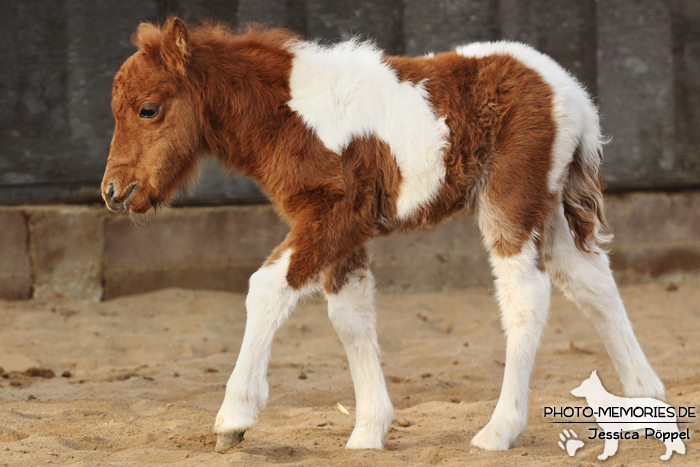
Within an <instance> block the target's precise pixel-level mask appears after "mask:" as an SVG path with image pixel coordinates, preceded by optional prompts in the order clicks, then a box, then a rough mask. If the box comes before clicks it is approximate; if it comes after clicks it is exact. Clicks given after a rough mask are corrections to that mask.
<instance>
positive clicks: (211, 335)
mask: <svg viewBox="0 0 700 467" xmlns="http://www.w3.org/2000/svg"><path fill="white" fill-rule="evenodd" d="M672 289H673V288H672ZM622 294H623V297H624V298H625V300H626V303H627V305H628V309H629V310H630V316H631V319H632V322H633V324H634V327H635V330H636V332H637V335H638V337H639V340H640V341H641V343H642V346H643V348H644V349H645V351H646V353H647V355H648V356H649V359H650V361H651V363H652V365H653V366H654V368H655V369H656V370H657V371H658V373H659V374H660V376H661V378H662V379H663V381H664V382H665V384H666V387H667V400H668V401H669V402H670V403H671V404H673V405H686V406H687V405H692V406H700V374H699V370H700V344H699V343H698V339H697V338H698V336H699V335H700V286H699V285H697V284H690V283H681V284H679V286H678V288H677V290H668V287H667V286H665V285H662V284H646V285H634V286H627V287H623V288H622ZM377 302H378V309H379V325H378V327H379V334H380V344H381V346H382V349H383V352H384V360H383V361H384V363H383V366H384V372H385V375H386V378H387V384H388V388H389V392H390V394H391V397H392V401H393V403H394V407H395V409H396V410H395V418H396V421H395V422H394V425H393V426H392V428H391V431H390V433H389V438H388V440H387V442H386V449H385V450H383V451H349V450H345V449H343V446H344V443H345V442H346V440H347V438H348V436H349V435H350V432H351V430H352V426H353V420H354V406H355V403H354V396H353V391H352V382H351V379H350V374H349V371H348V369H347V362H346V360H345V356H344V352H343V348H342V346H341V345H340V343H339V341H338V339H337V337H336V335H335V333H334V331H333V329H332V327H331V325H330V323H329V321H328V319H327V318H326V316H325V315H326V311H325V304H324V302H323V301H322V300H309V301H307V302H306V303H304V304H303V305H302V306H301V307H300V309H299V310H298V312H297V313H296V314H295V315H294V316H293V317H292V319H291V320H290V321H289V323H288V324H286V325H285V326H284V327H283V328H282V329H281V330H280V332H279V333H278V335H277V337H276V339H275V344H274V347H273V354H272V359H271V365H270V370H269V382H270V400H269V403H268V407H267V408H266V409H265V410H264V411H263V412H262V413H261V415H260V419H259V421H258V423H257V424H256V425H255V426H254V427H253V428H252V429H250V430H249V431H248V432H247V433H246V439H245V441H244V442H243V443H242V444H240V445H239V446H237V447H236V448H234V449H233V450H232V451H231V452H229V453H226V454H223V455H222V454H217V453H215V452H214V444H215V440H216V439H215V436H214V434H213V433H212V428H213V421H214V417H215V415H216V412H217V410H218V407H219V405H220V403H221V401H222V398H223V394H224V385H225V383H226V380H227V379H228V376H229V373H230V371H231V370H232V368H233V365H234V363H235V361H236V356H237V352H238V348H239V346H240V343H241V339H242V337H243V329H244V324H245V323H244V321H245V311H244V297H243V296H242V295H239V294H231V293H224V292H206V291H189V290H178V289H169V290H163V291H159V292H155V293H150V294H145V295H139V296H132V297H125V298H120V299H116V300H112V301H109V302H105V303H90V302H77V301H46V302H42V301H18V302H0V366H3V368H4V370H5V376H7V377H6V378H0V466H43V465H72V466H107V465H109V466H151V465H165V464H168V465H175V466H198V465H207V466H224V465H225V466H230V465H244V466H263V465H278V464H289V465H304V466H325V465H341V466H374V467H382V466H404V465H411V466H414V465H440V466H465V465H469V466H471V465H479V466H482V465H483V466H486V465H499V466H507V465H518V466H520V465H526V466H542V465H553V466H561V465H577V466H585V465H600V464H601V462H600V461H598V460H597V459H596V457H597V456H598V455H599V454H600V453H601V452H602V450H603V441H601V440H588V439H584V441H585V446H584V447H583V448H582V449H581V450H579V451H578V453H577V454H576V456H575V457H573V458H570V457H568V455H567V454H566V453H564V452H563V451H562V450H561V449H560V448H559V447H558V446H557V440H558V434H559V433H560V432H561V430H562V429H563V428H575V429H576V430H577V431H578V433H579V436H580V437H585V436H587V429H588V428H589V427H591V426H594V425H592V424H591V425H584V424H578V425H561V424H552V423H549V421H550V420H549V419H545V418H544V417H543V407H544V406H545V405H549V406H552V405H557V406H567V405H568V406H581V407H583V406H585V402H584V401H583V400H581V399H577V398H575V397H573V396H571V395H570V394H569V391H570V390H571V389H573V388H574V387H576V386H578V385H579V384H580V382H581V381H582V380H583V379H585V378H586V377H587V376H588V375H589V374H590V372H591V371H592V370H593V369H597V370H598V374H599V375H600V377H601V379H602V381H603V383H604V384H605V385H606V387H607V389H608V390H609V391H610V392H613V393H616V394H619V393H620V383H619V381H618V380H617V377H616V375H615V372H614V370H613V368H612V364H611V362H610V360H609V358H608V356H607V354H606V353H605V350H604V348H603V345H602V343H601V341H600V339H599V338H598V337H597V335H596V334H595V332H594V329H593V327H592V325H591V324H590V323H589V322H588V321H587V320H586V319H585V318H584V317H583V316H582V315H581V314H579V313H578V312H577V311H576V310H575V309H574V308H573V306H571V305H570V304H569V303H568V302H567V301H566V300H565V299H564V298H563V297H561V296H558V295H555V296H554V297H553V302H552V312H551V315H550V320H549V325H548V327H547V330H546V332H545V336H544V339H543V342H542V345H541V347H540V351H539V354H538V358H537V363H536V367H535V370H534V374H533V380H532V383H531V388H532V390H531V395H530V403H529V417H530V421H529V426H528V429H527V432H526V433H525V435H524V438H523V443H522V445H521V446H520V447H518V448H515V449H512V450H509V451H503V452H484V451H480V450H478V449H474V448H472V447H471V446H470V444H469V440H470V439H471V437H472V436H473V435H474V434H475V433H476V432H477V431H478V430H479V429H480V428H481V427H482V426H483V425H484V424H486V422H487V421H488V420H489V417H490V415H491V412H492V410H493V408H494V406H495V402H496V399H497V397H498V394H499V390H500V383H501V378H502V373H503V364H504V344H505V341H504V338H503V335H502V333H501V331H500V325H499V318H498V312H497V308H496V304H495V301H494V299H493V296H492V292H491V291H490V290H465V291H456V292H443V293H431V294H419V295H404V296H391V295H381V294H380V295H379V297H378V299H377ZM29 367H35V368H47V369H51V370H53V372H54V373H55V377H53V378H47V377H45V376H50V374H45V375H44V376H41V371H39V372H37V371H36V370H34V376H29V375H27V374H24V373H22V372H23V371H24V370H26V369H27V368H29ZM68 372H69V373H68ZM62 374H64V376H61V375H62ZM69 374H70V376H69ZM338 403H340V404H342V405H343V406H344V407H346V408H347V409H348V411H349V412H350V414H349V415H346V414H344V413H342V412H341V411H339V410H338V409H337V408H336V404H338ZM687 420H690V419H687ZM685 427H689V428H690V433H691V440H690V441H689V442H687V443H686V446H687V453H686V454H685V455H684V456H680V455H677V454H674V456H673V458H672V459H671V461H670V462H669V464H673V465H700V455H699V454H698V451H697V449H696V448H695V446H696V443H695V439H696V438H700V423H690V424H683V425H681V428H685ZM663 453H664V446H663V445H662V444H661V443H660V442H658V441H654V440H640V441H621V442H620V447H619V451H618V453H617V454H616V455H615V456H613V457H612V458H610V459H608V460H607V461H606V462H605V464H606V465H610V466H619V465H625V466H637V465H660V464H662V461H659V459H658V458H659V456H660V455H661V454H663Z"/></svg>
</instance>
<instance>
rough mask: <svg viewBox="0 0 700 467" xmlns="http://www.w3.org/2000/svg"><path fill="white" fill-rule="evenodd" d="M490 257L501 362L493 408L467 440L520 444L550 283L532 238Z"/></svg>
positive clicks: (482, 444) (488, 445)
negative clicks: (502, 338)
mask: <svg viewBox="0 0 700 467" xmlns="http://www.w3.org/2000/svg"><path fill="white" fill-rule="evenodd" d="M490 259H491V264H492V266H493V270H494V274H495V275H496V291H497V297H498V301H499V304H500V306H501V322H502V324H503V329H504V330H505V333H506V338H507V342H506V366H505V374H504V376H503V387H502V389H501V395H500V397H499V398H498V403H497V404H496V409H495V410H494V412H493V415H492V416H491V420H490V421H489V423H488V424H487V425H486V426H485V427H484V428H483V429H482V430H481V431H480V432H479V433H478V434H477V435H476V436H475V437H474V438H473V439H472V444H473V445H474V446H477V447H479V448H481V449H486V450H503V449H509V448H512V447H514V446H516V445H518V444H519V443H520V439H521V437H522V434H523V432H524V431H525V426H526V425H527V400H528V387H529V383H530V375H531V373H532V367H533V364H534V362H535V354H536V352H537V347H538V345H539V342H540V337H541V336H542V330H543V329H544V325H545V323H546V321H547V311H548V310H549V297H550V282H549V277H547V274H546V273H544V272H543V271H540V270H539V269H538V268H537V248H536V247H535V241H534V238H531V239H530V240H529V241H528V242H527V243H526V244H525V245H524V246H523V249H522V251H521V252H520V253H519V254H517V255H514V256H511V257H507V258H503V257H500V256H498V255H497V254H495V253H494V252H493V251H492V253H491V256H490Z"/></svg>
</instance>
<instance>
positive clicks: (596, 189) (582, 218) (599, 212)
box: [562, 148, 612, 251]
mask: <svg viewBox="0 0 700 467" xmlns="http://www.w3.org/2000/svg"><path fill="white" fill-rule="evenodd" d="M580 151H581V148H578V149H577V150H576V155H575V156H574V160H573V161H572V162H571V165H570V166H569V178H568V180H567V184H566V186H565V188H564V193H563V197H562V202H563V204H564V215H565V216H566V220H567V222H568V223H569V227H570V228H571V231H572V232H573V233H574V242H575V243H576V247H577V248H578V249H579V250H582V251H592V249H593V247H594V246H597V245H599V244H601V243H606V242H608V241H610V240H611V239H612V235H611V234H610V226H609V225H608V222H607V220H606V219H605V209H604V207H603V181H602V179H601V177H600V170H599V168H600V163H602V162H603V154H601V153H600V152H598V157H599V164H598V165H596V166H594V167H585V166H584V161H583V158H582V157H581V154H580Z"/></svg>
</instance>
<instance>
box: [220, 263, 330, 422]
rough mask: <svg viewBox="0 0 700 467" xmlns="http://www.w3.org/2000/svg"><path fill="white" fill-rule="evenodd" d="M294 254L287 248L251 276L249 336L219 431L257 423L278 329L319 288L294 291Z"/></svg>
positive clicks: (229, 388) (228, 391) (228, 388)
mask: <svg viewBox="0 0 700 467" xmlns="http://www.w3.org/2000/svg"><path fill="white" fill-rule="evenodd" d="M290 256H291V250H287V251H285V252H284V253H283V254H282V255H281V256H280V258H279V259H278V260H277V261H275V262H274V263H272V264H271V265H268V266H264V267H262V268H260V269H259V270H258V271H257V272H256V273H255V274H253V275H252V276H251V277H250V289H249V292H248V297H247V298H246V308H247V311H248V317H247V321H246V328H245V335H244V337H243V344H242V345H241V351H240V353H239V355H238V361H237V362H236V367H235V368H234V370H233V373H232V374H231V377H230V378H229V380H228V383H226V396H225V397H224V402H223V404H222V405H221V409H219V413H218V414H217V416H216V425H215V430H216V432H217V433H227V432H232V431H245V430H246V429H248V428H250V426H252V425H253V423H254V422H255V420H256V418H257V415H258V412H259V410H260V409H261V408H262V407H264V406H265V403H266V402H267V396H268V386H267V377H266V375H267V366H268V362H269V360H270V349H271V347H272V339H273V337H274V335H275V332H276V331H277V330H278V329H279V327H280V326H281V325H282V323H284V322H285V321H286V320H287V318H288V317H289V315H290V314H291V313H292V311H294V308H295V306H296V304H297V302H298V301H299V299H300V298H302V297H303V296H305V295H309V294H311V293H312V292H314V291H316V290H318V287H317V286H315V285H309V286H307V287H305V288H304V289H302V290H294V289H292V288H291V287H290V286H289V285H288V284H287V279H286V276H287V269H288V268H289V259H290Z"/></svg>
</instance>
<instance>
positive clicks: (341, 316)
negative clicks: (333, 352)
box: [324, 248, 393, 449]
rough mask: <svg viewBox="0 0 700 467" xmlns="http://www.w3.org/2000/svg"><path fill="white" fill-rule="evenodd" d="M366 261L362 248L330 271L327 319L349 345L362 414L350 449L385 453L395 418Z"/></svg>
mask: <svg viewBox="0 0 700 467" xmlns="http://www.w3.org/2000/svg"><path fill="white" fill-rule="evenodd" d="M366 263H367V259H366V252H365V250H364V248H361V249H359V250H357V251H356V252H355V253H353V254H352V255H351V256H350V257H349V258H348V259H347V260H345V261H344V262H343V263H341V264H339V265H338V266H336V267H334V268H333V269H332V270H331V271H329V272H328V275H327V277H326V282H325V284H324V288H325V290H326V296H327V298H328V316H329V317H330V319H331V322H332V323H333V327H334V328H335V330H336V331H337V332H338V336H339V337H340V340H341V342H342V343H343V346H344V347H345V352H346V353H347V357H348V363H349V365H350V373H351V374H352V381H353V384H354V386H355V400H356V401H357V402H356V413H357V415H356V421H355V429H354V430H353V432H352V435H351V436H350V439H349V440H348V442H347V444H346V446H345V447H346V448H348V449H363V448H374V449H381V448H382V447H383V442H384V438H385V437H386V435H387V432H388V431H389V426H390V425H391V420H392V418H393V409H392V406H391V400H390V399H389V394H388V393H387V390H386V383H385V382H384V375H383V374H382V368H381V364H380V361H379V344H378V343H377V331H376V315H375V312H374V277H372V273H371V272H370V271H369V269H367V267H366Z"/></svg>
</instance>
